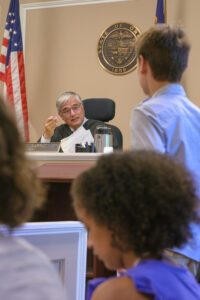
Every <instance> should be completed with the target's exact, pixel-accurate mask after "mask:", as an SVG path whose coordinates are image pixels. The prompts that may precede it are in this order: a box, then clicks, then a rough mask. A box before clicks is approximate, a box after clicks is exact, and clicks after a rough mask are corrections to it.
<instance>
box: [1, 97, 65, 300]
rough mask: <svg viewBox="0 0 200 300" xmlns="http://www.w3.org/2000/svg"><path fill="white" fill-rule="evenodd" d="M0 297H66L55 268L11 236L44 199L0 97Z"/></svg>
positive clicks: (34, 299)
mask: <svg viewBox="0 0 200 300" xmlns="http://www.w3.org/2000/svg"><path fill="white" fill-rule="evenodd" d="M0 187H1V193H0V224H1V227H0V277H1V280H0V298H1V299H9V300H19V299H20V300H27V299H28V300H44V299H48V300H63V299H66V296H65V293H64V290H63V287H62V284H61V282H60V280H59V277H58V274H57V273H56V270H54V267H53V265H52V264H51V263H50V262H49V260H48V259H47V258H46V256H45V255H44V254H43V253H41V252H40V251H39V250H38V249H36V248H35V247H33V246H31V245H30V244H29V243H28V242H26V241H25V240H24V239H22V238H19V237H15V236H12V231H13V230H14V228H15V227H17V226H19V225H21V224H23V223H24V222H26V221H28V220H29V219H30V217H31V216H32V214H33V211H34V209H35V208H39V207H41V205H42V204H43V202H44V196H45V193H44V190H43V188H42V186H41V184H40V182H39V181H38V180H37V178H36V175H35V173H34V171H33V169H32V168H31V166H30V165H29V162H28V160H27V159H26V157H25V155H24V143H23V142H22V140H21V137H20V134H19V132H18V130H17V126H16V123H15V119H14V117H13V115H12V113H11V110H9V109H8V108H7V107H6V105H5V103H4V102H3V100H2V99H0Z"/></svg>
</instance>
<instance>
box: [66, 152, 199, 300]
mask: <svg viewBox="0 0 200 300" xmlns="http://www.w3.org/2000/svg"><path fill="white" fill-rule="evenodd" d="M71 195H72V198H73V206H74V208H75V211H76V214H77V217H78V219H79V220H80V221H82V222H83V223H84V224H85V227H86V228H87V230H88V247H89V248H93V250H94V254H95V255H97V256H98V257H99V259H100V260H102V261H103V262H104V264H105V266H106V267H107V268H109V269H111V270H117V269H124V271H123V272H122V273H120V275H119V277H112V278H110V279H108V278H107V279H105V278H98V279H93V280H92V281H90V282H89V285H88V290H87V299H92V300H102V299H104V300H125V299H129V300H131V299H134V300H147V299H158V300H161V299H162V300H170V299H177V300H188V299H190V300H197V299H200V286H199V285H198V283H197V282H196V280H195V278H194V277H193V275H192V274H191V272H190V271H188V270H187V269H186V268H183V267H180V266H178V265H177V264H176V263H175V262H173V261H172V259H171V258H170V257H168V256H167V255H166V254H165V253H164V250H165V249H166V248H171V247H180V246H181V245H183V244H184V243H186V242H187V241H188V240H189V239H190V238H192V236H191V232H190V226H189V224H190V223H191V222H194V223H195V222H196V223H199V222H200V220H199V217H198V215H197V205H198V200H197V198H196V194H195V187H194V184H193V181H192V179H191V176H190V173H189V172H188V171H187V170H186V169H185V168H184V167H183V166H180V165H178V164H176V163H175V162H174V161H173V160H171V159H170V158H168V157H167V156H164V155H162V154H159V153H156V152H151V151H150V152H148V151H132V152H123V153H115V154H109V155H104V156H102V157H101V158H100V159H99V160H98V162H97V164H96V166H94V167H92V168H91V169H89V170H88V171H86V172H84V173H82V174H81V175H79V176H78V178H77V179H76V180H75V181H74V182H73V184H72V188H71Z"/></svg>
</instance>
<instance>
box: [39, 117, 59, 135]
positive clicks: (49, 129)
mask: <svg viewBox="0 0 200 300" xmlns="http://www.w3.org/2000/svg"><path fill="white" fill-rule="evenodd" d="M57 126H58V118H57V117H53V116H50V117H49V118H48V119H47V121H46V123H45V126H44V134H43V136H44V138H45V139H50V138H51V137H52V136H53V134H54V130H55V128H56V127H57Z"/></svg>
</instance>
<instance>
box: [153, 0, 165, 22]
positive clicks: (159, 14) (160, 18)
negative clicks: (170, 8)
mask: <svg viewBox="0 0 200 300" xmlns="http://www.w3.org/2000/svg"><path fill="white" fill-rule="evenodd" d="M155 23H165V15H164V0H157V8H156V16H155Z"/></svg>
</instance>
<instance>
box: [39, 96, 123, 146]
mask: <svg viewBox="0 0 200 300" xmlns="http://www.w3.org/2000/svg"><path fill="white" fill-rule="evenodd" d="M56 107H57V111H58V115H59V116H60V118H61V119H62V120H63V121H64V124H61V125H59V126H58V118H57V117H53V116H50V117H49V118H48V119H47V120H46V123H45V126H44V133H43V135H42V137H41V138H40V139H39V142H42V143H49V142H60V141H61V140H62V139H64V138H66V137H68V136H70V135H72V134H73V133H74V132H75V131H76V130H77V129H78V128H80V127H81V126H83V128H84V129H86V130H90V132H91V134H92V136H94V132H95V129H96V127H97V126H98V125H104V123H103V122H102V121H98V120H91V119H90V120H88V119H87V118H86V117H85V111H84V107H83V103H82V101H81V98H80V96H79V95H78V94H77V93H74V92H65V93H63V94H61V95H60V96H59V98H58V99H57V101H56ZM113 147H114V149H117V148H120V145H119V143H118V141H117V138H116V136H115V134H114V132H113Z"/></svg>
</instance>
